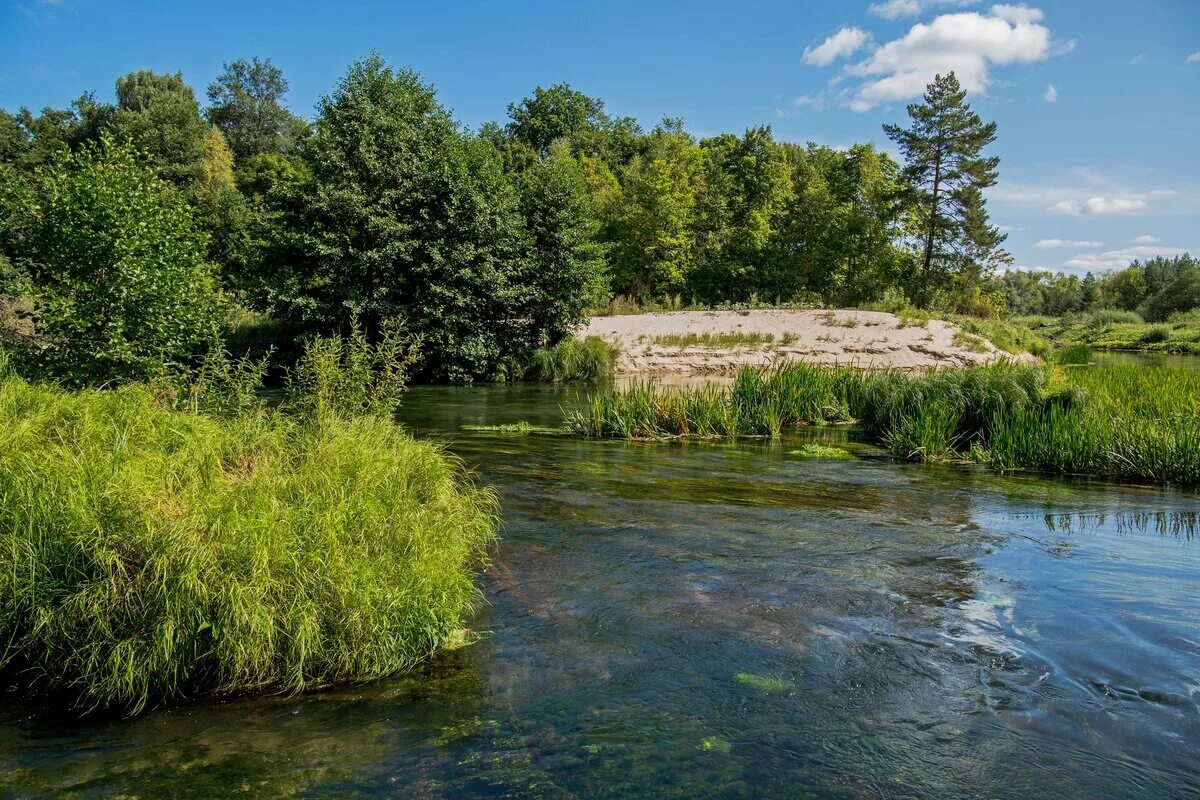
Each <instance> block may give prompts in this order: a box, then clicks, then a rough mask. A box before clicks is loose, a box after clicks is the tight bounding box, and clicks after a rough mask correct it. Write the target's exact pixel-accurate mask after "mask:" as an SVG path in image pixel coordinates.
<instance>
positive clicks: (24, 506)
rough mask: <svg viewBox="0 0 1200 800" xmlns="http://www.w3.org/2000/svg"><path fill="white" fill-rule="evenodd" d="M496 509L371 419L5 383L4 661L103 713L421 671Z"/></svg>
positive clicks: (0, 442) (460, 613)
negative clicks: (220, 407)
mask: <svg viewBox="0 0 1200 800" xmlns="http://www.w3.org/2000/svg"><path fill="white" fill-rule="evenodd" d="M494 511H495V503H494V499H493V497H492V495H491V494H490V493H489V492H487V491H486V490H481V489H478V488H475V487H473V486H472V485H471V484H470V483H469V482H467V481H465V480H464V479H463V476H462V474H461V470H460V468H459V467H458V466H457V465H456V464H455V462H453V461H452V460H451V459H449V458H448V457H447V456H446V455H445V454H444V453H443V452H441V451H440V450H439V449H437V448H436V447H434V446H432V445H429V444H424V443H419V442H416V441H413V440H412V439H410V438H409V437H407V436H406V435H405V434H404V433H403V432H402V431H401V429H400V428H399V427H397V426H396V425H394V424H393V423H391V422H389V421H387V420H385V419H382V418H379V417H374V416H367V417H362V418H359V419H353V420H346V419H339V418H335V417H333V416H328V415H327V416H324V417H322V418H320V419H315V420H314V419H309V420H305V419H304V418H301V417H292V416H287V415H283V414H268V413H261V412H260V413H243V414H238V415H234V416H230V417H226V418H216V417H209V416H203V415H199V414H193V413H187V412H180V411H172V410H168V409H165V408H163V407H162V405H161V403H159V402H156V397H155V396H154V394H153V393H152V392H151V390H150V389H148V388H145V387H137V386H134V387H127V388H123V389H119V390H117V391H111V392H99V391H83V392H66V391H63V390H60V389H56V388H51V387H46V386H38V385H31V384H28V383H25V382H23V381H21V380H18V379H15V378H9V379H6V380H3V381H2V382H0V636H2V637H3V639H4V641H5V644H6V646H5V649H4V650H3V651H2V652H0V664H2V666H3V667H4V669H5V672H6V673H8V675H9V676H10V677H14V678H15V679H16V680H18V681H19V682H21V683H22V684H27V685H32V686H33V687H34V688H35V689H36V690H40V691H44V692H53V693H60V692H61V693H65V694H66V695H68V696H71V697H73V698H75V699H77V700H78V702H79V703H80V704H81V705H83V706H85V707H113V708H119V709H124V710H127V711H136V710H138V709H140V708H142V707H143V706H145V705H146V704H147V703H156V702H159V701H170V700H175V699H180V698H185V697H193V696H196V695H199V694H205V693H226V692H237V691H242V690H249V689H261V688H272V689H279V690H284V691H292V690H299V689H303V688H306V687H310V686H313V685H319V684H324V683H328V682H334V681H346V680H365V679H370V678H375V677H378V676H383V675H387V674H391V673H395V672H397V671H400V670H404V669H406V668H408V667H410V666H412V665H413V664H415V663H417V662H418V661H419V660H421V659H422V658H424V657H426V656H428V655H429V654H430V653H431V652H432V651H433V650H435V649H436V648H438V647H439V646H440V645H442V644H443V643H444V642H446V641H447V640H448V639H450V638H452V637H454V636H455V635H456V632H457V631H459V630H460V628H461V626H462V624H463V619H464V615H465V614H466V613H467V611H468V610H469V608H470V607H471V604H472V603H473V601H474V600H475V599H476V595H477V589H476V587H475V585H474V583H473V581H472V574H473V568H474V566H475V563H476V562H477V560H478V559H479V558H480V557H481V555H482V553H483V549H484V548H485V546H486V545H487V544H488V542H489V541H490V540H491V538H492V536H493V530H494V522H493V520H494Z"/></svg>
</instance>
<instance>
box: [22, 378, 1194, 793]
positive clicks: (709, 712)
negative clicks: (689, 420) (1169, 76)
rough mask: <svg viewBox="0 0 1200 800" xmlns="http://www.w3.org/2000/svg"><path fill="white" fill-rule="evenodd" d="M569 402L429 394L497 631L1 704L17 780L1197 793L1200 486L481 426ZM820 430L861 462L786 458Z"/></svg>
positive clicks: (177, 789)
mask: <svg viewBox="0 0 1200 800" xmlns="http://www.w3.org/2000/svg"><path fill="white" fill-rule="evenodd" d="M579 391H580V390H575V389H555V388H551V387H544V386H516V387H478V388H447V387H419V388H417V389H415V390H414V391H413V393H412V394H411V395H410V396H409V398H408V399H407V401H406V404H405V408H404V410H403V412H402V418H403V421H404V422H405V424H406V425H408V426H409V427H410V429H412V430H413V431H414V432H415V433H417V434H418V435H420V436H431V437H435V438H439V439H444V440H445V441H446V442H447V445H448V447H449V448H450V449H451V450H452V451H453V452H454V453H456V454H457V455H459V456H460V457H461V458H462V459H463V460H464V461H465V462H466V463H467V464H469V465H470V466H471V467H472V469H474V470H475V471H476V474H477V476H478V478H479V479H480V480H482V481H485V482H487V483H489V484H491V485H493V486H495V487H496V488H497V490H498V491H499V493H500V497H501V500H502V503H503V512H502V513H503V520H504V525H503V530H502V532H501V533H502V543H501V545H500V546H499V547H498V549H497V550H496V552H495V554H494V557H493V561H492V563H491V565H490V567H489V568H488V570H487V573H486V575H485V576H484V577H483V579H482V585H483V589H484V596H485V598H486V602H485V604H484V605H483V607H482V608H481V609H480V611H479V613H478V615H477V617H476V618H475V620H474V622H473V625H474V627H475V628H476V629H477V630H478V631H480V632H481V633H482V634H483V635H482V637H481V638H480V640H479V641H478V642H477V643H475V644H473V645H471V646H469V647H466V648H463V649H461V650H457V651H454V652H450V653H446V654H444V655H442V656H439V657H438V658H436V659H435V660H434V661H433V662H432V663H431V664H430V665H429V666H428V667H427V668H425V669H422V670H421V671H419V672H417V673H414V674H411V675H407V676H404V677H401V678H397V679H394V680H389V681H382V682H377V683H373V684H369V685H365V686H352V687H343V688H339V689H335V690H332V691H327V692H319V693H314V694H310V695H305V696H301V697H280V696H268V697H258V698H241V699H234V700H229V701H225V702H207V703H198V704H195V705H191V706H187V707H183V708H178V709H173V710H167V711H158V712H153V713H150V714H147V715H145V716H143V717H141V718H137V719H133V720H120V719H116V720H114V719H107V720H103V719H89V720H85V721H82V722H80V721H78V720H70V719H65V718H62V717H55V716H52V715H48V714H46V713H44V712H36V711H31V710H30V709H28V708H27V707H25V706H23V705H22V704H21V703H20V702H19V701H18V700H16V699H14V698H10V699H9V701H8V702H6V703H5V705H4V709H5V710H4V711H3V712H0V795H11V796H16V797H51V796H53V797H146V798H151V797H153V798H158V797H179V798H192V797H194V798H209V797H225V796H249V797H293V796H296V797H354V798H358V797H363V798H367V797H370V798H375V797H403V798H424V797H429V798H435V797H562V798H567V797H580V798H591V797H612V798H642V797H651V796H653V797H680V798H702V797H745V798H752V797H835V798H909V797H921V798H976V797H988V798H1021V799H1022V800H1028V799H1029V798H1040V797H1050V796H1053V797H1056V798H1087V797H1105V798H1147V797H1163V798H1166V797H1186V796H1200V789H1198V788H1197V787H1200V541H1198V540H1197V532H1198V530H1197V529H1198V527H1200V518H1198V509H1200V502H1198V500H1200V498H1198V497H1197V496H1196V495H1195V494H1188V493H1181V492H1177V491H1172V490H1168V489H1161V488H1156V487H1137V486H1117V485H1112V484H1106V483H1101V482H1089V481H1075V480H1062V479H1047V478H1039V477H1032V476H1007V477H1006V476H1001V475H997V474H995V473H992V472H988V471H986V470H978V469H968V468H956V467H943V466H923V465H916V464H906V463H896V462H894V461H891V460H889V459H887V458H885V457H884V456H883V455H882V454H881V453H879V452H878V451H876V450H874V449H873V448H871V447H869V446H866V445H861V444H858V443H855V442H854V441H852V439H851V437H850V434H849V433H848V432H847V431H845V430H843V429H818V430H813V431H810V432H807V433H802V434H795V435H794V436H792V437H790V438H788V439H786V440H785V441H781V442H776V443H766V442H762V441H756V440H745V441H740V442H737V443H733V444H729V443H697V442H691V443H678V442H677V443H626V442H593V441H580V440H575V439H570V438H563V437H557V436H545V435H536V434H533V435H506V434H498V433H489V432H473V431H467V430H464V429H463V426H466V425H485V424H496V423H508V422H516V421H520V420H527V421H529V422H532V423H535V424H539V425H550V426H554V425H557V424H558V423H559V422H560V420H561V410H560V409H561V407H562V406H567V405H570V404H571V403H572V402H575V401H576V399H577V397H578V394H579ZM812 440H817V441H821V442H823V443H828V444H838V445H840V446H845V447H847V448H849V449H851V450H852V451H853V452H854V453H855V454H856V458H854V459H853V460H849V461H824V460H806V459H802V458H799V457H797V456H795V455H790V454H789V451H792V450H795V449H796V447H798V446H799V445H800V444H801V443H803V442H806V441H812Z"/></svg>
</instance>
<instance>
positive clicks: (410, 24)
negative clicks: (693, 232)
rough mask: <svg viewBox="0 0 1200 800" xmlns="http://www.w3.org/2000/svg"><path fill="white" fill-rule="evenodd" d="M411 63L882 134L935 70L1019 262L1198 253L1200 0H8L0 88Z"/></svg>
mask: <svg viewBox="0 0 1200 800" xmlns="http://www.w3.org/2000/svg"><path fill="white" fill-rule="evenodd" d="M372 50H375V51H378V52H379V53H380V54H381V55H382V56H383V57H384V58H385V59H387V60H388V61H389V62H390V63H392V64H394V65H405V66H410V67H412V68H414V69H416V70H417V71H418V72H420V73H421V74H422V76H423V77H424V78H425V79H426V80H427V81H428V82H430V83H432V84H433V85H434V86H435V87H436V88H437V91H438V96H439V99H440V100H441V102H442V103H443V104H444V105H446V106H447V107H449V108H450V109H452V110H453V112H454V114H455V116H456V118H457V119H458V120H459V121H460V122H462V123H463V124H464V125H467V126H470V127H478V126H479V125H480V124H482V123H483V122H486V121H489V120H503V118H504V117H505V115H506V113H507V106H508V104H509V103H510V102H514V101H519V100H520V99H521V98H522V97H525V96H527V95H529V94H530V93H531V92H532V90H533V88H534V87H535V86H539V85H540V86H549V85H551V84H554V83H559V82H563V81H565V82H567V83H570V84H571V85H572V86H573V87H575V88H577V89H580V90H582V91H584V92H587V93H588V94H591V95H593V96H597V97H599V98H601V99H602V100H604V102H605V103H606V106H607V109H608V111H609V112H610V113H612V114H614V115H622V116H623V115H629V116H633V117H636V118H637V119H638V120H640V121H641V122H642V123H643V125H645V126H647V127H650V126H653V124H654V123H655V122H657V121H658V120H659V119H661V118H662V117H663V116H670V117H682V118H683V119H684V122H685V125H686V127H687V128H688V130H690V131H691V132H692V133H694V134H695V135H697V136H701V137H703V136H709V135H713V134H717V133H721V132H724V131H734V132H740V131H742V130H744V129H746V128H748V127H751V126H755V125H763V124H769V125H771V126H772V127H773V129H774V131H775V134H776V136H778V137H779V138H781V139H785V140H788V141H795V142H801V143H803V142H808V141H815V142H820V143H823V144H828V145H832V146H837V147H844V146H848V145H850V144H852V143H854V142H873V143H875V144H876V145H878V146H880V147H883V148H885V149H887V150H889V151H890V152H892V153H893V154H894V155H898V154H896V151H895V148H894V147H892V145H891V143H890V142H889V141H888V140H887V138H886V137H885V136H884V135H883V132H882V128H881V126H882V125H883V124H884V123H887V122H899V123H903V122H904V121H905V120H906V112H905V106H906V104H907V103H909V102H912V101H913V100H914V99H916V98H917V97H918V95H919V94H920V92H921V90H922V89H923V87H924V86H925V84H926V83H927V82H928V81H929V80H930V79H931V78H932V77H933V75H934V74H935V73H937V72H946V71H949V70H950V69H953V70H955V72H956V74H957V75H958V76H959V79H960V80H961V81H962V82H963V84H964V86H965V87H966V88H967V89H968V91H969V98H968V99H969V101H970V103H971V105H972V107H973V108H974V109H975V110H976V111H977V112H978V113H979V114H980V115H981V116H983V118H984V119H985V120H995V121H996V122H997V124H998V126H999V131H998V136H997V140H996V142H995V144H994V145H992V151H991V152H992V153H993V154H994V155H998V156H999V157H1000V159H1001V163H1000V179H999V182H998V183H997V185H996V186H995V187H993V188H992V189H991V190H989V192H988V198H989V210H990V211H991V214H992V218H993V221H994V222H995V223H997V224H999V225H1000V226H1001V228H1002V230H1004V231H1006V232H1007V233H1008V234H1009V239H1008V242H1007V247H1008V249H1009V250H1010V251H1011V252H1012V254H1013V256H1014V259H1015V260H1014V266H1015V267H1017V268H1023V269H1045V270H1053V271H1066V272H1071V273H1075V274H1083V273H1085V272H1087V271H1089V270H1096V271H1100V270H1105V269H1113V268H1119V267H1122V266H1124V265H1125V264H1127V263H1128V262H1129V261H1130V260H1131V259H1133V258H1147V257H1152V256H1154V255H1158V254H1162V255H1174V254H1178V253H1182V252H1184V251H1185V250H1190V251H1191V252H1192V253H1193V254H1200V147H1198V145H1200V124H1198V123H1200V0H1144V2H1117V0H1041V1H1040V2H1039V1H1033V2H1029V3H1028V4H1026V5H1015V4H1009V5H994V4H989V3H987V2H978V1H972V0H850V1H849V2H828V1H827V0H824V1H822V2H801V1H800V0H793V2H751V1H750V0H743V2H740V3H730V2H728V0H721V2H713V1H710V0H692V2H689V3H665V2H649V1H648V0H638V1H637V2H627V1H626V0H609V1H608V2H605V3H603V4H600V3H596V4H591V3H587V4H585V3H572V2H562V1H561V0H559V2H520V0H509V2H505V3H498V2H490V3H487V2H454V1H453V0H442V1H441V2H410V3H396V2H394V3H385V2H375V3H338V4H333V3H310V2H303V1H302V0H291V1H290V2H286V3H285V2H279V1H277V0H256V1H254V2H249V1H248V0H241V2H236V3H234V2H224V1H223V0H208V2H204V3H190V2H182V1H181V0H176V1H175V2H99V0H18V1H17V2H12V0H0V107H3V108H5V109H8V110H10V111H13V110H16V109H17V108H19V107H21V106H28V107H30V108H33V109H35V110H36V109H40V108H42V107H44V106H54V107H63V106H66V105H67V104H69V103H70V101H71V100H72V99H74V98H76V97H78V96H79V95H80V94H82V93H83V92H85V91H94V92H96V93H97V95H98V96H99V97H101V98H103V99H111V98H112V95H113V84H114V81H115V79H116V77H117V76H118V75H121V74H124V73H126V72H129V71H131V70H135V69H141V68H150V69H155V70H160V71H172V72H173V71H177V70H178V71H182V72H183V74H184V77H185V78H186V79H187V80H188V81H189V82H190V83H191V84H192V85H193V86H194V87H195V88H196V91H197V95H198V96H199V97H200V98H201V100H203V97H204V88H205V87H206V86H207V85H208V83H209V82H210V81H212V80H213V78H214V77H215V76H216V75H217V74H218V73H220V71H221V69H222V64H223V63H224V62H226V61H230V60H233V59H236V58H249V57H251V56H258V57H260V58H270V59H271V60H272V61H273V62H274V63H275V64H276V65H277V66H279V67H280V68H282V69H283V71H284V74H285V76H286V77H287V79H288V81H289V83H290V86H291V90H290V92H289V94H288V98H287V99H288V105H289V106H290V107H291V109H292V110H293V111H294V112H296V113H298V114H301V115H304V116H307V117H311V116H312V113H313V108H314V105H315V104H316V102H317V101H318V99H319V98H320V96H321V95H322V94H324V93H327V92H329V91H330V90H331V89H332V88H333V87H334V86H335V84H336V82H337V80H338V78H339V77H340V76H341V75H342V74H343V73H344V72H345V70H346V67H347V65H349V64H350V63H351V62H352V61H354V60H355V59H357V58H360V57H362V56H364V55H366V54H367V53H369V52H370V51H372Z"/></svg>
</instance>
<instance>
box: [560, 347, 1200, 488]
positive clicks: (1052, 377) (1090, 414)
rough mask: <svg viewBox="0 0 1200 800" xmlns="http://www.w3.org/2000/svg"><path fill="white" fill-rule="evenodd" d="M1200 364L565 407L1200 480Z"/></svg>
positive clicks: (764, 379) (681, 424) (642, 388)
mask: <svg viewBox="0 0 1200 800" xmlns="http://www.w3.org/2000/svg"><path fill="white" fill-rule="evenodd" d="M1197 397H1200V373H1197V372H1195V371H1191V370H1186V369H1171V368H1158V367H1156V368H1146V367H1087V368H1080V369H1071V370H1064V371H1056V370H1052V369H1050V368H1047V367H1041V366H1030V365H1011V364H997V365H992V366H986V367H969V368H963V369H946V370H935V371H932V372H925V373H911V374H910V373H902V372H898V371H878V372H863V371H859V370H855V369H852V368H847V367H833V368H827V367H813V366H807V365H800V364H786V365H784V366H781V367H777V368H774V369H770V370H764V369H762V368H751V367H747V368H743V369H742V371H741V372H739V373H738V375H737V377H736V379H735V381H734V385H733V387H732V388H724V387H715V386H712V385H706V386H703V387H699V388H689V389H660V388H659V387H657V386H655V385H654V384H652V383H642V384H634V385H632V386H629V387H627V388H624V389H614V390H608V391H605V392H599V393H597V394H593V395H592V396H591V397H590V398H589V402H588V404H587V405H586V406H585V407H584V408H582V409H579V410H577V411H574V412H572V413H570V414H569V415H568V416H567V426H568V429H569V430H570V431H571V432H572V433H574V434H575V435H578V436H586V437H615V438H664V437H677V436H682V437H729V436H747V435H751V436H771V437H777V436H779V435H781V433H782V432H783V431H784V430H785V429H787V428H789V427H793V426H796V425H801V424H825V423H827V422H833V421H848V420H854V421H855V422H856V424H857V425H858V426H859V429H860V430H861V431H862V432H863V433H864V434H865V435H866V436H868V437H869V438H870V439H872V440H874V441H876V442H879V443H881V444H884V445H885V446H886V447H887V448H888V449H889V450H890V451H891V453H892V454H893V455H895V456H897V457H899V458H905V459H915V460H941V459H962V458H966V457H970V458H972V459H974V460H976V461H980V462H983V463H987V464H991V465H993V466H996V467H998V468H1002V469H1033V470H1041V471H1047V472H1065V473H1073V474H1086V475H1095V476H1100V477H1109V478H1117V479H1123V480H1143V481H1156V482H1161V481H1170V482H1176V483H1180V484H1184V485H1193V486H1194V485H1200V408H1198V407H1197V405H1196V398H1197Z"/></svg>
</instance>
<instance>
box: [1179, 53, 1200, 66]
mask: <svg viewBox="0 0 1200 800" xmlns="http://www.w3.org/2000/svg"><path fill="white" fill-rule="evenodd" d="M1197 61H1200V50H1197V51H1196V52H1194V53H1192V54H1191V55H1190V56H1188V57H1187V58H1185V59H1184V60H1183V63H1185V64H1195V63H1196V62H1197Z"/></svg>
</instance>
